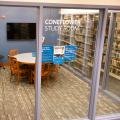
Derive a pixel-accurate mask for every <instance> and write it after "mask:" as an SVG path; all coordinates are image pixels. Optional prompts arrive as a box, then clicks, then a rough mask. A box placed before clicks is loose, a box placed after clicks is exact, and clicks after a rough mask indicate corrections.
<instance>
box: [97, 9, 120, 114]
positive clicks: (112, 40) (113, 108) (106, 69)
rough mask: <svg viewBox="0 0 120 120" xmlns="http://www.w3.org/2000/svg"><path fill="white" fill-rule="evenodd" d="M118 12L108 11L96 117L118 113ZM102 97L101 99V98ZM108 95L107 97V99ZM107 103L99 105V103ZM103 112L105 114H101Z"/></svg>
mask: <svg viewBox="0 0 120 120" xmlns="http://www.w3.org/2000/svg"><path fill="white" fill-rule="evenodd" d="M119 22H120V12H119V11H114V10H113V11H112V10H109V11H108V20H107V25H108V26H107V27H106V35H105V43H104V53H103V61H102V66H101V85H102V90H100V91H99V97H98V104H97V115H109V114H115V113H120V103H119V102H120V94H119V90H120V53H119V49H120V39H119V38H120V29H119V27H120V23H119ZM102 95H103V96H104V97H103V96H102ZM108 95H109V97H108ZM105 100H107V103H105V104H102V105H100V102H104V101H105ZM101 109H102V110H103V111H106V112H102V111H101Z"/></svg>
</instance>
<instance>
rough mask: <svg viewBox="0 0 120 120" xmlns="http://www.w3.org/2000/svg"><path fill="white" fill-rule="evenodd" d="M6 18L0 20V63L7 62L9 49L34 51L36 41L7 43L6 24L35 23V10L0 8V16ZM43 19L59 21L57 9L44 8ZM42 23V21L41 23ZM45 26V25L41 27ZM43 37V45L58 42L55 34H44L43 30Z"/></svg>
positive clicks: (49, 32)
mask: <svg viewBox="0 0 120 120" xmlns="http://www.w3.org/2000/svg"><path fill="white" fill-rule="evenodd" d="M2 15H4V16H6V18H5V19H0V54H2V55H4V56H5V58H4V59H2V60H0V62H1V61H2V62H6V61H7V55H8V50H9V49H15V48H18V49H19V51H20V53H22V52H31V51H35V50H36V40H34V41H7V34H6V31H7V30H6V23H7V22H15V23H20V22H23V23H30V22H34V23H35V22H37V8H25V7H0V16H2ZM45 19H60V14H59V9H55V8H44V20H45ZM43 22H44V21H43ZM43 26H45V24H44V25H43ZM43 35H44V36H45V42H44V43H45V44H46V43H47V44H56V43H57V41H58V37H59V35H58V33H57V32H51V31H48V32H45V31H44V29H43Z"/></svg>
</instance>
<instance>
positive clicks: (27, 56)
mask: <svg viewBox="0 0 120 120" xmlns="http://www.w3.org/2000/svg"><path fill="white" fill-rule="evenodd" d="M14 57H15V58H16V59H17V61H18V62H21V63H24V64H35V61H36V57H33V56H32V53H21V54H17V55H15V56H14Z"/></svg>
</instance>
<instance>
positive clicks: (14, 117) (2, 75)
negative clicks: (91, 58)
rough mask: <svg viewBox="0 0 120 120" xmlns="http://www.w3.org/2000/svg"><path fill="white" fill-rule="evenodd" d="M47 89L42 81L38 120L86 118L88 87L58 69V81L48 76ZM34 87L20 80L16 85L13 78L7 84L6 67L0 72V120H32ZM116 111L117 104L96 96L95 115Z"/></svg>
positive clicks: (63, 69)
mask: <svg viewBox="0 0 120 120" xmlns="http://www.w3.org/2000/svg"><path fill="white" fill-rule="evenodd" d="M48 84H49V86H46V85H45V81H42V89H41V107H42V113H41V117H42V120H66V119H72V118H80V117H86V116H87V111H88V106H89V104H88V99H89V94H90V88H89V86H88V84H87V83H85V82H83V81H82V80H80V79H79V78H77V77H76V76H74V75H73V74H72V73H70V72H69V71H68V70H66V69H65V68H63V67H61V68H60V71H59V76H58V79H57V80H55V79H54V77H53V76H52V77H51V79H50V81H49V83H48ZM34 97H35V89H34V85H33V84H30V83H29V81H27V80H23V81H21V83H20V84H19V85H17V84H16V80H15V78H14V77H13V78H12V81H11V82H10V71H9V69H8V68H6V69H0V120H34V105H35V98H34ZM117 112H120V104H118V103H115V102H114V101H112V100H111V99H110V98H108V97H106V96H104V95H102V94H99V100H98V104H97V114H100V115H104V114H111V113H117Z"/></svg>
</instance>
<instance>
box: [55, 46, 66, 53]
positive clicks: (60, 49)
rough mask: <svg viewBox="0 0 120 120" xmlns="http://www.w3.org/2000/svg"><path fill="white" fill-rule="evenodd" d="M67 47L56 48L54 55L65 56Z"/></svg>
mask: <svg viewBox="0 0 120 120" xmlns="http://www.w3.org/2000/svg"><path fill="white" fill-rule="evenodd" d="M64 53H65V46H54V55H64Z"/></svg>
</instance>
